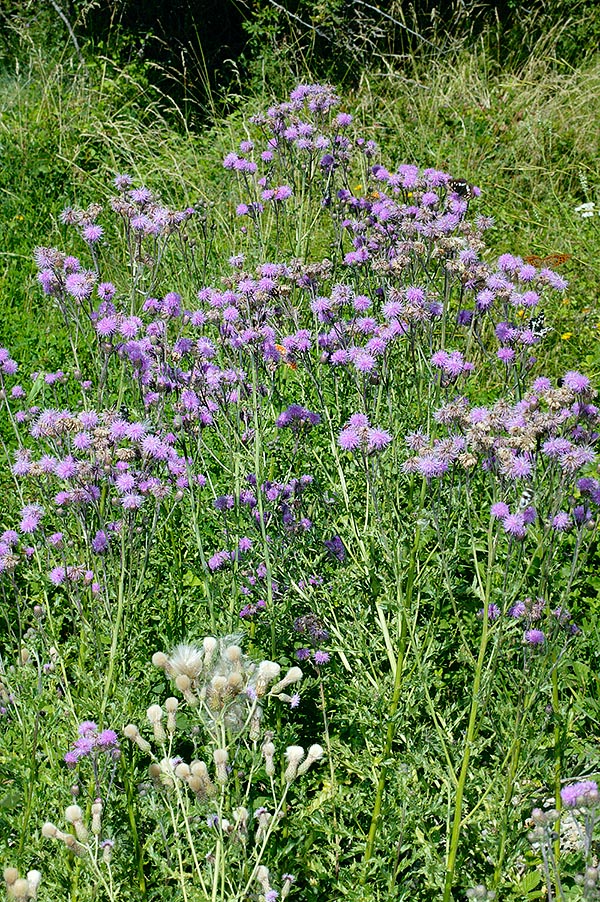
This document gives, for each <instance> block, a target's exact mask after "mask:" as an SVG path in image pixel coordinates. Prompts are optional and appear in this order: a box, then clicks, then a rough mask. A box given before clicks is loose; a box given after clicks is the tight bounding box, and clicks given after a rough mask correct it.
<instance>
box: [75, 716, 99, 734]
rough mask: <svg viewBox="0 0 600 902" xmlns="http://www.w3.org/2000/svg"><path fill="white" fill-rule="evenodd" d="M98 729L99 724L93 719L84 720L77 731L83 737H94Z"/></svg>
mask: <svg viewBox="0 0 600 902" xmlns="http://www.w3.org/2000/svg"><path fill="white" fill-rule="evenodd" d="M97 731H98V725H97V724H95V723H94V721H93V720H84V721H83V722H82V723H80V724H79V726H78V727H77V733H78V734H79V736H82V737H88V738H89V737H93V736H95V735H96V733H97Z"/></svg>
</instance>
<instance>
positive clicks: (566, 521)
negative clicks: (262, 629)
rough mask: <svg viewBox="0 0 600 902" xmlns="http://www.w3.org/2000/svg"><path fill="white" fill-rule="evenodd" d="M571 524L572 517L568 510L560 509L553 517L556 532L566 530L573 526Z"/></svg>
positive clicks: (553, 527)
mask: <svg viewBox="0 0 600 902" xmlns="http://www.w3.org/2000/svg"><path fill="white" fill-rule="evenodd" d="M571 525H572V520H571V517H570V516H569V514H568V513H567V512H566V511H559V512H558V513H557V514H556V515H555V516H554V517H553V518H552V529H554V530H556V532H565V531H566V530H567V529H570V528H571Z"/></svg>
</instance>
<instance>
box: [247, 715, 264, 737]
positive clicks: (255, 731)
mask: <svg viewBox="0 0 600 902" xmlns="http://www.w3.org/2000/svg"><path fill="white" fill-rule="evenodd" d="M261 720H262V708H256V710H255V711H254V714H253V715H252V717H251V719H250V729H249V731H248V735H249V738H250V740H251V741H252V742H256V741H257V740H258V738H259V736H260V722H261Z"/></svg>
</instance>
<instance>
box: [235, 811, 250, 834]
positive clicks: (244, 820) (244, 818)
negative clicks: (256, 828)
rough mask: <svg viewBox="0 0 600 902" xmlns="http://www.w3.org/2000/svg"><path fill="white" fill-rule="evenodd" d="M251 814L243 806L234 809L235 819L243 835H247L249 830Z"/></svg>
mask: <svg viewBox="0 0 600 902" xmlns="http://www.w3.org/2000/svg"><path fill="white" fill-rule="evenodd" d="M249 816H250V812H249V811H248V809H247V808H245V807H244V806H243V805H240V806H239V808H234V809H233V819H234V821H235V823H236V825H237V828H238V830H239V831H240V832H241V833H246V832H247V829H248V818H249Z"/></svg>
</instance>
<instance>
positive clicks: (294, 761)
mask: <svg viewBox="0 0 600 902" xmlns="http://www.w3.org/2000/svg"><path fill="white" fill-rule="evenodd" d="M285 757H286V758H287V760H288V766H287V767H286V769H285V781H286V783H291V782H292V780H294V779H295V777H296V774H297V772H298V766H299V764H300V762H301V761H302V759H303V758H304V749H303V748H302V746H301V745H290V746H288V747H287V749H286V750H285Z"/></svg>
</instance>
